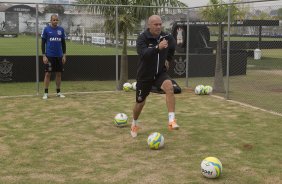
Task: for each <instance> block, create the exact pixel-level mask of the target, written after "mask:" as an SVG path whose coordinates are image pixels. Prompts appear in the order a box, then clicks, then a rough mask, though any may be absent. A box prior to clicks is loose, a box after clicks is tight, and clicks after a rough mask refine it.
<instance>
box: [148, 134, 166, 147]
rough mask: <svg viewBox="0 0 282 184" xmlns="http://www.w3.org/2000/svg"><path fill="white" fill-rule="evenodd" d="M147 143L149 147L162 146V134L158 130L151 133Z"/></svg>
mask: <svg viewBox="0 0 282 184" xmlns="http://www.w3.org/2000/svg"><path fill="white" fill-rule="evenodd" d="M147 143H148V146H149V148H150V149H154V150H158V149H160V148H162V147H163V146H164V136H163V135H162V134H160V133H159V132H154V133H151V134H150V135H149V137H148V139H147Z"/></svg>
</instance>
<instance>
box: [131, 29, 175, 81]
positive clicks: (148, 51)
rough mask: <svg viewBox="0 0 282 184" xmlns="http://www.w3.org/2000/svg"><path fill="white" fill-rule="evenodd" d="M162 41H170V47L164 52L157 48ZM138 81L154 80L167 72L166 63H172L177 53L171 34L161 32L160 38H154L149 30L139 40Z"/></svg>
mask: <svg viewBox="0 0 282 184" xmlns="http://www.w3.org/2000/svg"><path fill="white" fill-rule="evenodd" d="M161 39H166V40H168V47H167V48H165V49H162V50H159V49H158V48H156V46H157V45H158V44H159V42H160V41H161ZM136 44H137V53H138V55H139V62H138V64H137V80H153V79H154V77H155V76H156V75H158V74H160V73H162V72H166V67H165V61H166V60H168V61H169V62H171V61H172V60H173V56H174V52H175V39H174V38H173V36H172V35H171V34H166V33H164V32H161V34H160V36H159V37H158V38H155V37H153V35H152V34H151V33H150V31H149V30H148V29H147V30H146V31H144V32H143V33H141V34H140V35H139V36H138V38H137V42H136Z"/></svg>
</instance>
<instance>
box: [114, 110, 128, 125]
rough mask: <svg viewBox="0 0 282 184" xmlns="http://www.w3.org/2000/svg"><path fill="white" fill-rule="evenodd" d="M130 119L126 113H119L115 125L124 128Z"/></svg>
mask: <svg viewBox="0 0 282 184" xmlns="http://www.w3.org/2000/svg"><path fill="white" fill-rule="evenodd" d="M127 120H128V117H127V115H126V114H124V113H118V114H117V115H116V116H115V118H114V124H115V125H116V126H118V127H123V126H126V125H127Z"/></svg>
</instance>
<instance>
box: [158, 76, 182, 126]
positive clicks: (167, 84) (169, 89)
mask: <svg viewBox="0 0 282 184" xmlns="http://www.w3.org/2000/svg"><path fill="white" fill-rule="evenodd" d="M161 89H162V90H163V91H164V92H165V95H166V106H167V110H168V119H169V120H168V122H169V123H168V127H169V129H170V130H172V129H178V128H179V126H178V125H177V124H176V120H175V96H174V90H173V85H172V82H171V80H165V81H164V82H163V83H162V85H161Z"/></svg>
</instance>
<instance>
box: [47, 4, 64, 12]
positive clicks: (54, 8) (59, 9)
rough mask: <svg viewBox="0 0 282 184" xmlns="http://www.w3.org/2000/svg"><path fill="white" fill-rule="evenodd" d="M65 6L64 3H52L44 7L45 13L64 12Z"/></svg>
mask: <svg viewBox="0 0 282 184" xmlns="http://www.w3.org/2000/svg"><path fill="white" fill-rule="evenodd" d="M64 12H65V8H64V7H63V6H62V5H58V4H50V5H47V6H45V7H44V13H58V14H64Z"/></svg>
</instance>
